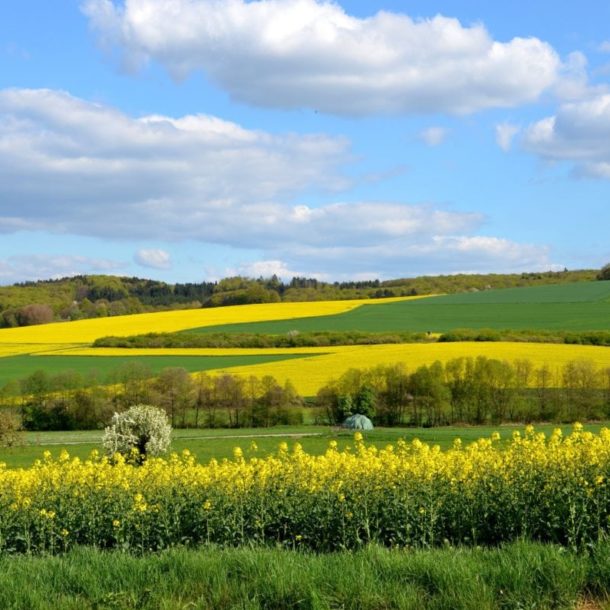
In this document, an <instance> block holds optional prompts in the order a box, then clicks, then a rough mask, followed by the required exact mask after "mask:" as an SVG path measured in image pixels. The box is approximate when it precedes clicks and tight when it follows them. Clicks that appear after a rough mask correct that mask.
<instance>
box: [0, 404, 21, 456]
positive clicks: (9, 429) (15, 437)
mask: <svg viewBox="0 0 610 610" xmlns="http://www.w3.org/2000/svg"><path fill="white" fill-rule="evenodd" d="M22 444H23V433H22V432H21V418H20V417H19V416H18V415H17V414H16V413H12V412H11V411H6V410H2V411H0V447H15V446H17V445H22Z"/></svg>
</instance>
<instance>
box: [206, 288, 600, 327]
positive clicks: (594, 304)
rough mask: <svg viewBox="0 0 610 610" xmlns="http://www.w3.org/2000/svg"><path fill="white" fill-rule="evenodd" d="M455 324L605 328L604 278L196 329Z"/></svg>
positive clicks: (396, 302) (443, 325) (364, 306)
mask: <svg viewBox="0 0 610 610" xmlns="http://www.w3.org/2000/svg"><path fill="white" fill-rule="evenodd" d="M455 328H496V329H508V328H510V329H542V330H554V329H560V330H607V329H608V328H610V282H581V283H576V284H564V285H557V286H540V287H531V288H508V289H504V290H489V291H481V292H476V293H462V294H454V295H445V296H436V297H429V298H426V299H423V300H412V301H394V302H392V303H382V304H381V305H376V306H371V305H368V304H364V305H362V306H361V307H358V308H355V309H352V310H349V311H347V312H345V313H341V314H338V315H325V316H317V317H316V316H312V317H307V318H302V319H298V318H297V319H291V320H278V321H267V322H257V323H240V324H230V325H221V326H211V325H210V326H205V327H202V328H200V329H199V330H200V331H201V332H220V331H222V332H252V333H263V334H264V333H278V334H279V333H286V332H289V331H294V330H297V331H301V332H312V331H324V330H335V331H337V330H344V331H347V330H361V331H370V332H390V331H424V332H426V331H430V332H435V333H438V332H445V331H449V330H452V329H455Z"/></svg>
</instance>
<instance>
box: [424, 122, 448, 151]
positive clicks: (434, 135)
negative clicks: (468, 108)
mask: <svg viewBox="0 0 610 610" xmlns="http://www.w3.org/2000/svg"><path fill="white" fill-rule="evenodd" d="M447 134H448V131H447V130H446V129H445V128H444V127H428V128H427V129H424V130H423V131H422V132H421V133H420V134H419V137H420V138H421V139H422V140H423V141H424V143H425V144H426V145H427V146H430V147H434V146H438V145H439V144H442V143H443V142H444V141H445V138H446V137H447Z"/></svg>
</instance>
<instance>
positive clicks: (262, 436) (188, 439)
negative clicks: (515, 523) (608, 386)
mask: <svg viewBox="0 0 610 610" xmlns="http://www.w3.org/2000/svg"><path fill="white" fill-rule="evenodd" d="M609 425H610V423H608V422H600V423H591V424H586V425H585V429H586V430H589V431H591V432H599V430H600V429H601V428H602V427H604V426H609ZM555 428H561V429H562V431H563V432H564V434H569V433H570V431H571V430H572V426H571V425H561V426H560V425H554V424H541V425H537V426H536V430H537V431H538V432H544V433H545V434H547V435H548V434H550V433H551V432H552V431H553V430H554V429H555ZM523 430H524V427H523V426H516V425H498V426H445V427H435V428H376V429H375V430H372V431H369V432H366V431H363V432H362V434H363V436H364V439H365V441H366V443H367V444H370V445H375V446H376V447H378V448H382V447H385V446H386V445H388V444H394V443H396V442H397V441H398V440H399V439H403V440H405V441H407V442H410V441H412V440H414V439H419V440H420V441H422V442H425V443H428V444H430V445H439V446H440V447H441V449H448V448H449V447H451V445H452V444H453V442H454V441H455V439H457V438H459V439H461V440H462V442H463V443H464V444H468V443H471V442H474V441H476V440H477V439H479V438H487V437H490V436H491V434H492V433H494V432H499V433H500V435H501V438H502V439H503V440H507V441H508V440H510V439H511V438H512V434H513V432H516V431H520V432H521V433H523ZM172 438H173V440H172V448H171V450H172V451H175V452H181V451H183V450H185V449H188V450H189V451H190V452H191V453H193V454H194V455H195V457H196V458H197V460H198V461H199V462H203V463H205V462H209V461H210V460H211V459H217V460H221V459H224V458H227V459H231V458H232V456H233V449H234V448H235V447H240V448H241V449H242V450H243V452H244V455H245V456H246V457H264V456H267V455H270V454H272V453H275V452H276V451H277V449H278V445H279V444H280V443H282V442H286V443H288V445H289V446H290V447H292V446H294V444H295V443H297V442H298V443H299V444H300V445H301V446H302V447H303V449H304V450H305V451H307V452H308V453H310V454H313V455H321V454H322V453H324V452H325V451H326V450H327V449H328V444H329V442H330V441H332V440H334V441H337V444H338V447H339V448H340V449H343V448H345V447H348V446H353V444H354V443H353V439H354V437H353V433H352V432H349V431H345V430H337V429H334V428H329V427H328V426H316V425H302V426H274V427H272V428H240V429H216V430H214V429H212V430H209V429H188V428H186V429H176V430H174V431H173V436H172ZM23 441H24V444H23V445H22V446H19V447H11V448H6V447H5V448H0V462H4V463H5V464H6V465H7V466H8V467H10V468H15V467H27V466H31V465H32V464H33V463H34V461H35V460H37V459H40V458H41V457H42V454H43V452H44V451H50V452H51V454H52V455H53V456H55V457H57V456H58V455H59V453H60V452H61V450H62V449H66V450H67V451H68V453H70V455H72V456H74V457H79V458H81V459H85V458H87V457H88V456H89V455H90V453H91V452H92V451H93V450H94V449H97V450H101V448H102V444H101V442H102V431H101V430H82V431H81V430H77V431H70V432H27V433H25V435H24V437H23ZM252 443H255V445H256V449H254V448H253V446H252Z"/></svg>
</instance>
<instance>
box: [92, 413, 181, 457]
mask: <svg viewBox="0 0 610 610" xmlns="http://www.w3.org/2000/svg"><path fill="white" fill-rule="evenodd" d="M171 433H172V427H171V426H170V425H169V422H168V420H167V416H166V415H165V412H164V411H163V410H162V409H159V408H157V407H153V406H151V405H135V406H133V407H130V408H129V409H127V411H124V412H123V413H115V414H114V415H113V416H112V422H111V425H110V426H108V427H107V428H106V430H105V432H104V437H103V439H102V443H103V445H104V448H105V449H106V452H107V453H108V454H109V455H110V456H113V455H115V454H116V453H120V454H121V455H123V456H125V457H127V458H129V459H131V458H132V457H134V459H135V461H136V462H138V463H142V462H143V461H144V460H145V459H146V457H147V456H149V455H150V456H157V455H161V454H163V453H165V452H166V451H167V449H168V448H169V445H170V443H171ZM134 453H135V456H134Z"/></svg>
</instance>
